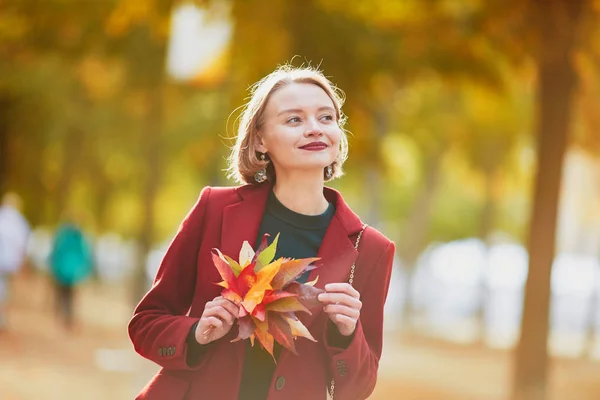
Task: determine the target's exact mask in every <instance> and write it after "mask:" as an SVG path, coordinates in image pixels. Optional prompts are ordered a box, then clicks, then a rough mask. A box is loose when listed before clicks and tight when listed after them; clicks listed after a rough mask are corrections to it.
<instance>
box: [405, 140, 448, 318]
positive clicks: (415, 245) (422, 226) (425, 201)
mask: <svg viewBox="0 0 600 400" xmlns="http://www.w3.org/2000/svg"><path fill="white" fill-rule="evenodd" d="M443 152H444V146H443V145H440V147H438V148H437V149H436V150H435V151H434V152H433V154H431V155H430V156H429V157H428V160H427V161H425V176H424V178H423V184H422V185H421V188H420V189H419V193H418V194H417V197H416V198H415V201H414V203H413V205H412V210H411V212H410V214H409V216H408V219H407V222H406V226H405V228H404V229H403V231H402V233H401V235H400V241H399V243H398V255H399V256H400V258H401V259H402V260H403V261H404V268H405V270H406V287H405V290H406V292H405V293H406V299H405V301H404V304H403V306H402V309H401V321H402V327H403V329H407V330H410V328H411V321H412V316H413V314H414V308H413V304H412V301H411V297H410V292H411V287H412V279H413V276H414V269H415V268H416V262H417V260H418V258H419V255H420V254H421V252H422V251H423V250H424V249H425V246H426V245H427V239H428V238H427V236H428V232H429V226H430V225H431V210H432V205H433V200H434V199H435V194H436V193H437V189H438V186H439V182H440V175H441V164H442V155H443Z"/></svg>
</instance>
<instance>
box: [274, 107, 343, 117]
mask: <svg viewBox="0 0 600 400" xmlns="http://www.w3.org/2000/svg"><path fill="white" fill-rule="evenodd" d="M325 110H327V111H333V112H334V113H335V109H334V108H333V107H330V106H323V107H319V109H318V110H317V112H320V111H325ZM303 112H304V110H302V109H300V108H290V109H287V110H283V111H281V112H279V114H277V116H280V115H281V114H290V113H298V114H301V113H303Z"/></svg>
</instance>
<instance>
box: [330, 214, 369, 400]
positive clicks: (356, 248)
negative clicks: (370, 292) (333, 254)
mask: <svg viewBox="0 0 600 400" xmlns="http://www.w3.org/2000/svg"><path fill="white" fill-rule="evenodd" d="M367 226H368V225H367V224H364V225H363V226H362V229H361V230H360V232H359V233H358V236H357V237H356V243H355V244H354V249H355V250H358V244H359V243H360V238H361V237H362V234H363V232H364V231H365V229H366V228H367ZM355 269H356V263H353V264H352V266H351V267H350V278H348V283H349V284H350V285H352V283H354V270H355ZM334 393H335V380H333V379H332V380H331V383H330V384H329V398H330V399H331V400H333V394H334Z"/></svg>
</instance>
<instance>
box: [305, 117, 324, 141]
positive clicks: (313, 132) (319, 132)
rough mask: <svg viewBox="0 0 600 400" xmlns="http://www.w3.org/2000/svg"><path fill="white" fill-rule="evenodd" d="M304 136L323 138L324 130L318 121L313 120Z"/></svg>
mask: <svg viewBox="0 0 600 400" xmlns="http://www.w3.org/2000/svg"><path fill="white" fill-rule="evenodd" d="M304 136H306V137H314V136H317V137H320V136H323V129H322V128H321V125H320V124H319V122H318V121H316V120H313V119H311V120H310V122H309V123H308V125H307V126H306V131H305V132H304Z"/></svg>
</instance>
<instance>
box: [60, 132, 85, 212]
mask: <svg viewBox="0 0 600 400" xmlns="http://www.w3.org/2000/svg"><path fill="white" fill-rule="evenodd" d="M63 147H64V152H63V159H62V168H61V174H60V179H59V180H58V183H57V185H56V190H55V193H56V195H55V196H56V197H55V201H56V207H55V209H54V210H55V214H54V218H55V219H57V220H61V219H63V218H65V217H66V215H65V212H66V211H67V209H68V205H69V196H70V194H71V186H72V184H73V177H74V176H75V172H76V171H77V165H78V163H79V155H80V154H81V151H82V149H83V131H82V130H81V129H79V128H78V127H75V126H71V127H69V128H68V131H67V133H66V137H65V141H64V146H63Z"/></svg>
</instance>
